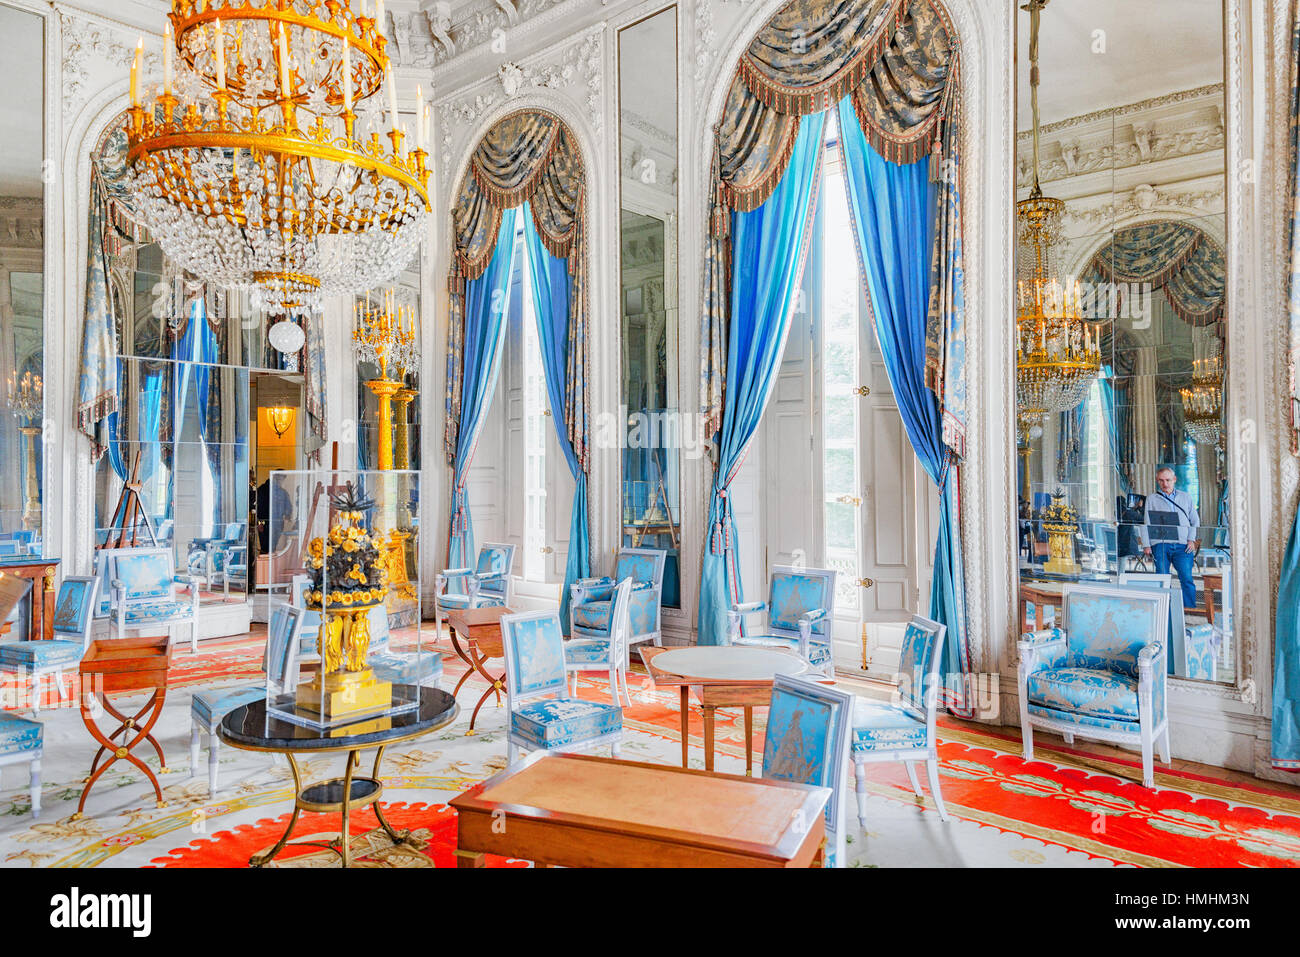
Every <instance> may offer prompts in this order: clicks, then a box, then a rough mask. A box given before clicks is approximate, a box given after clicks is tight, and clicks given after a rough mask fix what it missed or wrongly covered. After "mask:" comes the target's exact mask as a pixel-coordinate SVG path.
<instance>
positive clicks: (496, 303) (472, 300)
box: [448, 209, 516, 568]
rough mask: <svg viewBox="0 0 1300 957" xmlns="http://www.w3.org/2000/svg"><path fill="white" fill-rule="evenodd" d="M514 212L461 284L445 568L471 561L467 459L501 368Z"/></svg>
mask: <svg viewBox="0 0 1300 957" xmlns="http://www.w3.org/2000/svg"><path fill="white" fill-rule="evenodd" d="M515 212H516V211H515V210H513V209H507V210H504V211H502V213H501V226H500V228H499V229H498V230H497V241H496V248H495V250H494V251H493V253H492V260H491V262H489V263H488V267H487V270H486V271H485V272H484V273H483V275H481V276H479V277H478V278H477V279H471V280H469V281H468V282H467V283H466V286H465V346H464V351H465V373H464V382H463V384H462V386H461V395H460V431H459V434H458V437H457V440H456V456H455V460H454V461H453V463H452V518H451V543H450V549H449V555H448V561H449V563H450V567H451V568H464V567H466V566H472V565H473V564H474V524H473V520H472V519H471V517H470V511H469V494H468V490H467V488H466V484H467V483H468V482H469V466H470V461H471V460H472V459H473V457H474V448H475V446H477V445H478V438H479V434H480V433H481V432H482V431H483V423H484V422H485V421H486V419H487V413H488V408H489V407H490V406H491V404H492V393H493V392H495V391H496V385H497V377H498V375H499V374H500V372H501V346H502V344H503V343H504V342H505V326H506V310H507V309H508V308H509V304H510V302H509V300H510V273H511V272H512V271H513V269H514V258H515Z"/></svg>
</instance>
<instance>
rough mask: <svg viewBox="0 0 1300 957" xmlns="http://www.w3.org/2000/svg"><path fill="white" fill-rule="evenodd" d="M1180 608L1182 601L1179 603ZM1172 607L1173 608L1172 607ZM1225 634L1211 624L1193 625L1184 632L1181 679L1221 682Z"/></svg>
mask: <svg viewBox="0 0 1300 957" xmlns="http://www.w3.org/2000/svg"><path fill="white" fill-rule="evenodd" d="M1177 604H1178V605H1179V607H1181V606H1182V601H1181V600H1180V601H1178V602H1177ZM1170 607H1172V606H1170ZM1222 647H1223V632H1222V631H1220V630H1219V629H1218V628H1217V627H1216V626H1214V625H1211V624H1208V623H1207V624H1200V625H1192V626H1191V627H1190V628H1187V629H1186V630H1185V631H1184V632H1183V661H1182V667H1183V669H1184V670H1183V671H1182V672H1181V674H1180V677H1183V678H1199V679H1201V680H1202V681H1218V680H1219V677H1218V675H1219V651H1220V649H1222Z"/></svg>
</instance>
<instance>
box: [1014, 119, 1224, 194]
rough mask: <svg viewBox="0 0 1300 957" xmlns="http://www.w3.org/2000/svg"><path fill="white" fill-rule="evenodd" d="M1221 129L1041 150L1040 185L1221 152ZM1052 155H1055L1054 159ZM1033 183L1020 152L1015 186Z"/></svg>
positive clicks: (1029, 162)
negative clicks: (1129, 141) (1132, 140)
mask: <svg viewBox="0 0 1300 957" xmlns="http://www.w3.org/2000/svg"><path fill="white" fill-rule="evenodd" d="M1223 145H1224V135H1223V128H1222V127H1202V128H1200V129H1193V130H1186V131H1182V132H1168V133H1159V134H1152V133H1151V132H1150V131H1148V134H1147V136H1146V137H1145V138H1143V139H1141V140H1135V141H1134V142H1132V143H1109V142H1107V143H1101V144H1097V145H1096V146H1094V147H1092V148H1088V147H1086V146H1084V145H1083V144H1082V143H1081V142H1080V141H1079V140H1078V139H1077V138H1076V139H1067V140H1059V141H1055V142H1050V143H1044V144H1042V145H1041V146H1040V150H1039V153H1040V159H1039V182H1041V183H1050V182H1055V181H1059V180H1064V179H1068V178H1069V177H1071V176H1083V175H1086V174H1088V173H1096V172H1101V171H1116V172H1117V171H1119V170H1122V169H1129V168H1132V167H1137V166H1142V165H1145V164H1148V163H1154V162H1158V161H1161V160H1178V159H1185V158H1187V157H1193V156H1197V155H1200V154H1202V153H1211V152H1216V151H1221V150H1222V149H1223ZM1053 154H1055V155H1053ZM1033 182H1034V167H1033V157H1032V155H1030V154H1028V152H1027V151H1025V150H1024V149H1023V146H1022V152H1021V155H1019V156H1018V157H1017V159H1016V185H1017V186H1018V187H1020V188H1022V189H1028V188H1029V187H1030V186H1032V185H1033Z"/></svg>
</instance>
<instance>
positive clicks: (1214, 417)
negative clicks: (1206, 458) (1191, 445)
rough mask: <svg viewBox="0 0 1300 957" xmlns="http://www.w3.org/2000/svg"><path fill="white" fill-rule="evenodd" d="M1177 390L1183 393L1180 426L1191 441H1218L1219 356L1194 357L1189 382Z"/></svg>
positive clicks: (1220, 416)
mask: <svg viewBox="0 0 1300 957" xmlns="http://www.w3.org/2000/svg"><path fill="white" fill-rule="evenodd" d="M1178 391H1179V393H1180V394H1181V395H1182V397H1183V428H1185V429H1186V430H1187V434H1188V435H1189V436H1191V438H1192V441H1193V442H1199V443H1201V444H1203V445H1218V444H1219V440H1220V439H1221V438H1222V437H1223V357H1222V356H1219V355H1215V356H1211V357H1210V358H1208V359H1197V360H1196V361H1195V363H1194V364H1193V370H1192V384H1191V386H1190V387H1188V388H1184V389H1179V390H1178Z"/></svg>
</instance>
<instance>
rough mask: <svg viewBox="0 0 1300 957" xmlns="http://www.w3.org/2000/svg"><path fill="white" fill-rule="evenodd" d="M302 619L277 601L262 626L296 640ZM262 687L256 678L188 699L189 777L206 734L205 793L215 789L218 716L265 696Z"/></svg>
mask: <svg viewBox="0 0 1300 957" xmlns="http://www.w3.org/2000/svg"><path fill="white" fill-rule="evenodd" d="M302 622H303V612H302V610H301V609H298V608H294V607H293V606H292V605H290V604H288V603H287V602H279V603H278V604H276V605H275V606H274V607H273V608H272V609H271V620H270V621H269V622H268V623H267V626H266V630H267V635H268V636H269V635H272V634H275V633H277V631H278V630H280V629H288V631H289V640H290V641H291V642H296V641H298V640H299V636H300V634H301V630H302ZM292 660H293V667H294V668H297V666H298V663H297V656H296V655H294V656H293V658H292ZM266 667H267V662H266V656H265V654H264V655H263V657H262V670H263V671H264V672H265V671H266ZM295 674H296V672H295ZM266 690H267V682H265V681H259V682H258V683H257V684H244V685H238V686H236V687H233V688H214V689H211V690H207V691H196V692H194V696H193V697H192V698H191V699H190V777H194V776H195V775H196V774H198V769H199V750H200V743H201V742H200V738H201V737H202V736H203V735H207V738H208V794H209V796H215V795H216V793H217V759H218V754H219V751H220V747H221V744H220V738H218V737H217V728H218V727H219V726H220V724H221V719H222V718H224V717H225V716H226V715H228V714H230V712H232V711H234V710H235V709H236V708H240V707H243V706H244V705H246V704H252V703H253V702H254V701H261V700H262V699H263V698H265V697H266Z"/></svg>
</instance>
